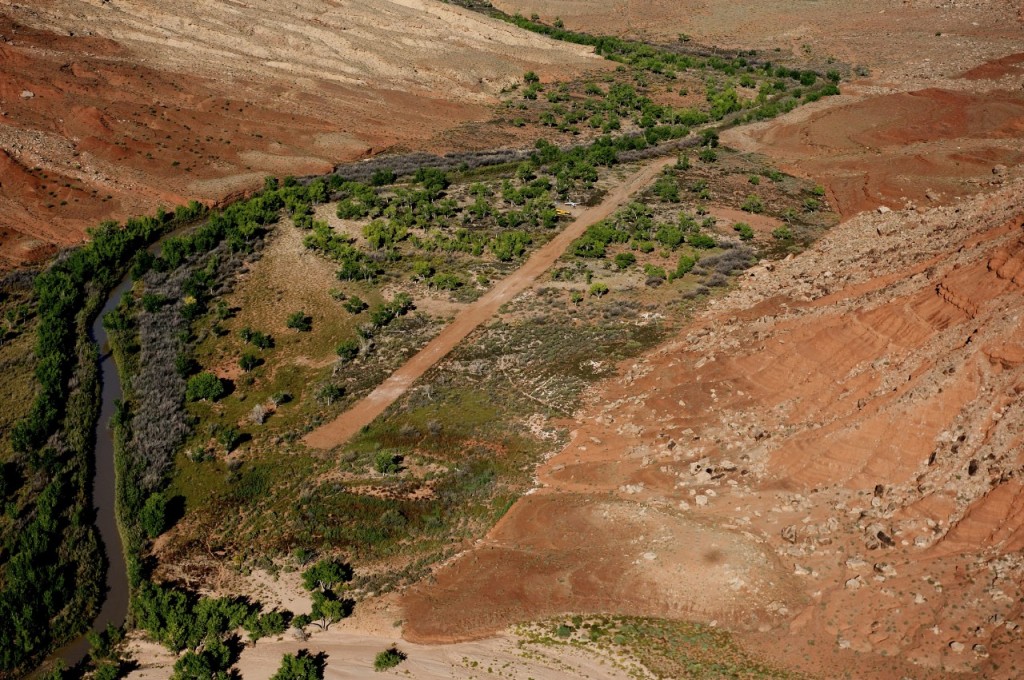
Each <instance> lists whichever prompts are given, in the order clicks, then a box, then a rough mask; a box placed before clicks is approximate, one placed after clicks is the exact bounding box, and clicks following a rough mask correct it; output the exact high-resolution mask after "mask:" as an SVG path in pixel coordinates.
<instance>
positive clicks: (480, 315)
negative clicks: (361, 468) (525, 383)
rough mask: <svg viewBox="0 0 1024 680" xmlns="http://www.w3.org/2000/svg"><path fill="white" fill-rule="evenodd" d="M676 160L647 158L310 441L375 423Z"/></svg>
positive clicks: (339, 438) (322, 443) (330, 444)
mask: <svg viewBox="0 0 1024 680" xmlns="http://www.w3.org/2000/svg"><path fill="white" fill-rule="evenodd" d="M675 161H676V156H675V155H671V156H668V157H663V158H657V159H655V160H653V161H651V162H649V163H647V164H646V165H644V166H643V167H642V168H641V169H640V170H638V171H637V172H635V173H634V174H632V175H630V176H629V177H628V178H627V179H626V180H625V181H623V182H622V183H621V184H619V185H618V186H617V187H616V188H615V189H613V190H612V191H610V192H609V193H608V195H607V196H606V197H605V199H604V200H603V201H601V203H599V204H598V205H596V206H594V207H592V208H588V209H587V210H584V211H583V212H582V213H581V214H580V216H579V217H577V218H576V220H575V221H574V222H572V223H571V224H570V225H569V226H567V227H566V228H565V229H564V230H563V231H562V232H561V233H559V234H558V235H557V236H555V238H553V239H551V240H550V241H549V242H548V243H546V244H544V246H542V247H541V248H540V249H539V250H537V251H536V252H534V253H533V254H532V255H531V256H530V257H529V258H528V259H527V260H526V262H525V263H524V264H523V266H522V267H520V268H519V269H517V270H515V271H514V272H512V273H511V274H509V275H508V276H507V277H505V278H504V279H502V280H501V281H499V282H498V283H497V284H496V285H495V286H494V287H493V288H492V289H491V290H489V291H488V292H487V293H486V294H485V295H483V296H482V297H481V298H480V299H479V300H477V301H476V302H474V303H473V304H471V305H469V306H468V307H466V308H465V309H463V310H462V311H461V312H459V314H458V315H457V316H456V317H455V319H454V320H453V321H452V322H451V323H450V324H449V325H448V326H446V327H445V329H444V330H443V331H441V333H440V334H439V335H438V336H437V337H436V338H434V339H433V340H431V341H430V342H429V343H427V346H426V347H424V348H423V349H422V350H420V351H419V352H418V353H417V354H416V355H414V356H413V357H412V358H411V359H409V361H407V362H406V363H405V364H403V365H402V367H401V368H399V369H398V370H396V371H395V372H394V373H392V374H391V376H390V377H388V379H387V380H385V381H384V382H383V383H381V384H380V385H379V386H378V387H377V388H376V389H375V390H373V392H370V394H368V395H366V396H365V397H363V398H362V399H361V400H359V401H358V402H356V404H355V406H353V407H352V408H351V409H349V410H348V411H346V412H344V413H342V414H341V415H339V416H338V417H337V418H335V419H334V420H332V421H331V422H329V423H327V424H325V425H321V426H320V427H318V428H317V429H315V430H313V431H312V432H310V433H309V434H308V435H306V437H305V439H304V441H305V442H306V444H307V445H308V446H311V447H313V448H317V449H330V448H334V447H336V446H340V445H342V444H344V443H345V442H347V441H348V440H349V439H351V438H352V436H353V435H355V434H356V433H357V432H359V430H361V429H362V428H363V427H364V426H366V425H369V424H370V423H372V422H373V421H374V419H376V418H377V416H379V415H380V414H381V413H383V412H384V411H385V409H387V407H388V406H390V405H391V404H393V403H395V401H397V400H398V399H399V398H400V397H401V396H402V395H403V394H405V393H406V391H407V390H408V389H409V388H410V387H411V386H412V384H413V383H414V382H416V380H418V379H419V377H420V376H422V375H423V374H424V373H426V372H427V370H428V369H430V368H431V367H432V366H433V365H434V364H436V363H437V362H438V361H440V360H441V359H443V358H444V357H445V356H447V355H448V353H449V352H451V351H452V350H453V349H454V348H455V346H456V345H458V344H459V343H460V342H462V340H463V339H465V337H466V336H467V335H469V334H470V333H472V332H473V331H474V330H476V329H477V328H478V327H479V326H480V325H482V324H483V323H484V322H486V321H487V320H488V319H490V318H491V317H492V316H494V313H495V312H497V311H498V308H499V307H501V306H502V305H503V304H505V303H506V302H508V301H509V300H511V299H512V298H514V297H515V296H516V295H518V294H519V293H521V292H522V291H524V290H526V289H527V288H528V287H529V286H530V285H532V284H533V282H534V281H536V280H537V277H538V276H540V275H541V274H543V273H544V272H545V271H547V270H548V269H549V268H550V267H551V265H553V264H554V263H555V261H556V260H558V258H559V257H561V255H562V253H564V252H565V250H566V248H568V247H569V245H570V244H571V243H572V242H573V241H575V240H576V239H577V238H579V237H580V236H582V235H583V232H584V231H586V230H587V228H588V227H590V226H591V225H593V224H596V223H597V222H600V221H601V220H603V219H604V218H605V217H608V215H610V214H611V213H612V212H613V211H614V210H615V209H616V208H618V207H619V206H621V205H622V204H624V203H625V202H626V201H628V200H629V199H630V198H632V197H633V196H634V195H635V194H636V193H637V192H638V191H640V190H642V189H643V188H645V187H646V186H647V185H648V184H649V183H650V182H651V181H652V180H653V179H654V178H655V177H657V175H658V173H660V172H661V170H662V169H663V168H664V167H665V166H667V165H669V164H671V163H674V162H675Z"/></svg>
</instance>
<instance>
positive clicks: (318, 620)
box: [310, 591, 352, 630]
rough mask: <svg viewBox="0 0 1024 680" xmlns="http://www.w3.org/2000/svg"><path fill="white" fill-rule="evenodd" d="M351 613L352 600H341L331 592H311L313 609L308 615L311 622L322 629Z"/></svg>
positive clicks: (326, 628)
mask: <svg viewBox="0 0 1024 680" xmlns="http://www.w3.org/2000/svg"><path fill="white" fill-rule="evenodd" d="M351 615H352V600H342V599H339V598H337V597H335V596H334V595H333V594H332V593H321V592H320V591H314V592H313V611H312V612H311V613H310V616H311V617H312V619H313V621H312V622H313V623H315V624H316V625H318V626H320V628H321V629H322V630H328V629H329V628H330V627H331V625H332V624H334V623H337V622H338V621H341V620H342V619H344V618H347V617H349V616H351Z"/></svg>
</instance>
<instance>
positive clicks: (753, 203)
mask: <svg viewBox="0 0 1024 680" xmlns="http://www.w3.org/2000/svg"><path fill="white" fill-rule="evenodd" d="M740 210H742V211H743V212H748V213H755V214H760V213H763V212H764V201H762V200H761V197H760V196H758V195H757V194H750V195H748V196H747V198H746V200H744V201H743V205H741V206H740Z"/></svg>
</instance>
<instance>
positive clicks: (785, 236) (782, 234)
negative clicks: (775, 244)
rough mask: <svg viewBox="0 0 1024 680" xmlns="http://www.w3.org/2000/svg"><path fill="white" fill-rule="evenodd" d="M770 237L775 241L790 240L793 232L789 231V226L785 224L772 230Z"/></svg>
mask: <svg viewBox="0 0 1024 680" xmlns="http://www.w3.org/2000/svg"><path fill="white" fill-rule="evenodd" d="M772 238H774V239H775V240H776V241H792V240H793V232H791V231H790V230H789V227H787V226H786V225H782V226H781V227H779V228H778V229H775V230H774V231H772Z"/></svg>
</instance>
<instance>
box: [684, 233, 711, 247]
mask: <svg viewBox="0 0 1024 680" xmlns="http://www.w3.org/2000/svg"><path fill="white" fill-rule="evenodd" d="M687 240H688V241H689V242H690V245H691V246H693V247H694V248H699V249H701V250H709V249H711V248H714V247H715V246H716V245H717V243H716V242H715V239H714V238H712V237H711V236H708V235H707V234H703V233H698V234H690V237H689V238H688V239H687Z"/></svg>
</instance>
